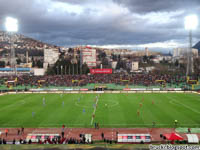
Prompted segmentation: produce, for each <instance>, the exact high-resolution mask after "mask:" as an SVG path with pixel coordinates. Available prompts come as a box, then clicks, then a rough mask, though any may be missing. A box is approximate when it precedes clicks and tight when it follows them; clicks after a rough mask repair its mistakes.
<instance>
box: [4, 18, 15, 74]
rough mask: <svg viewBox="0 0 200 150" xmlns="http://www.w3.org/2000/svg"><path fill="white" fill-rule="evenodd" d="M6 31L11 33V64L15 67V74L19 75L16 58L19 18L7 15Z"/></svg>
mask: <svg viewBox="0 0 200 150" xmlns="http://www.w3.org/2000/svg"><path fill="white" fill-rule="evenodd" d="M5 27H6V31H7V32H9V35H10V65H11V68H13V71H14V73H15V75H17V71H16V59H15V48H14V39H13V38H12V37H13V36H14V33H16V32H17V31H18V20H17V19H15V18H12V17H7V18H6V22H5Z"/></svg>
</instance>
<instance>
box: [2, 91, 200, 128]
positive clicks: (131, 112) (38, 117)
mask: <svg viewBox="0 0 200 150" xmlns="http://www.w3.org/2000/svg"><path fill="white" fill-rule="evenodd" d="M96 96H99V98H98V101H96V100H95V99H96ZM43 98H45V105H44V104H43ZM79 99H80V100H79ZM96 103H97V108H96V109H95V104H96ZM199 108H200V95H197V94H178V93H176V94H175V93H167V94H139V93H138V94H13V95H3V96H0V127H21V126H24V127H61V125H62V124H65V125H66V126H67V127H94V123H95V122H98V123H99V125H100V127H120V128H123V127H152V122H153V121H154V122H155V127H174V120H178V125H177V126H178V127H200V109H199ZM92 114H95V117H94V119H92Z"/></svg>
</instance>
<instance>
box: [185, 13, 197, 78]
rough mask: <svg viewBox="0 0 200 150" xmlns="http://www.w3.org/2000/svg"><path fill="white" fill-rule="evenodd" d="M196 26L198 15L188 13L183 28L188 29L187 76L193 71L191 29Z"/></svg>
mask: <svg viewBox="0 0 200 150" xmlns="http://www.w3.org/2000/svg"><path fill="white" fill-rule="evenodd" d="M197 26H198V17H197V16H196V15H190V16H186V17H185V29H186V30H189V48H188V51H187V71H186V75H187V76H189V75H191V74H192V73H193V72H194V66H193V53H192V30H195V29H196V28H197Z"/></svg>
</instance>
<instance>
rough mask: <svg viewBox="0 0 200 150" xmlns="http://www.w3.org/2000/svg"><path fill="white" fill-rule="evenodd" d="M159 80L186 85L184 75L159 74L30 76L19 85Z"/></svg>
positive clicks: (19, 80)
mask: <svg viewBox="0 0 200 150" xmlns="http://www.w3.org/2000/svg"><path fill="white" fill-rule="evenodd" d="M3 78H4V79H5V80H7V81H9V80H15V79H16V77H3ZM157 80H164V82H165V83H167V84H175V85H177V86H178V85H179V84H181V83H186V76H184V75H167V74H164V75H157V74H129V75H127V74H96V75H63V76H61V75H52V76H49V75H48V76H47V75H45V76H29V75H23V76H18V77H17V85H20V86H40V85H42V86H45V87H48V86H67V87H72V86H84V85H87V84H89V83H95V84H110V83H114V84H119V85H121V84H124V85H126V84H129V85H143V86H154V85H157V84H158V82H156V81H157Z"/></svg>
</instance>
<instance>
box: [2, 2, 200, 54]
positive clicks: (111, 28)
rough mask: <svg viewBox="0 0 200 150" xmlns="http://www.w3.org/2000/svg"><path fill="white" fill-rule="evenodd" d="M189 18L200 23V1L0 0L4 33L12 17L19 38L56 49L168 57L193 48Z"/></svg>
mask: <svg viewBox="0 0 200 150" xmlns="http://www.w3.org/2000/svg"><path fill="white" fill-rule="evenodd" d="M189 14H198V15H199V16H198V17H199V18H200V0H0V30H5V27H4V21H5V17H6V16H12V17H16V18H18V20H19V33H21V34H24V35H26V36H29V37H33V38H35V39H38V40H41V41H44V42H48V43H51V44H56V45H60V46H67V47H69V46H75V45H97V46H105V47H111V48H112V47H113V48H115V47H126V48H130V49H131V48H132V49H143V48H144V47H149V48H151V49H155V50H166V51H168V50H170V49H172V48H173V47H183V46H187V45H188V31H186V30H185V29H184V17H185V16H187V15H189ZM199 20H200V19H199ZM197 41H200V26H198V29H197V30H195V31H194V32H193V43H194V44H195V43H196V42H197Z"/></svg>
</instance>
